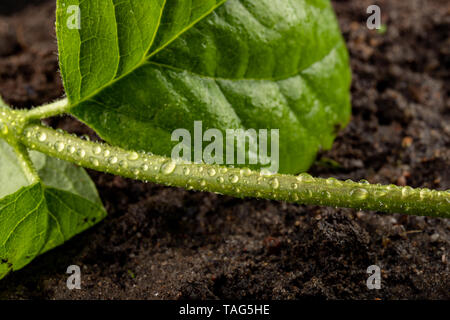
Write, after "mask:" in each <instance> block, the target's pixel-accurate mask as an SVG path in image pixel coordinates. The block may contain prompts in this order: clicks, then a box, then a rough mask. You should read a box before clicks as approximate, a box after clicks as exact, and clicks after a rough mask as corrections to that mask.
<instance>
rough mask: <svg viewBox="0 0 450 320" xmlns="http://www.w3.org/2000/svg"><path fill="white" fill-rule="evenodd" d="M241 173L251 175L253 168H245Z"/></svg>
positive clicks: (246, 175)
mask: <svg viewBox="0 0 450 320" xmlns="http://www.w3.org/2000/svg"><path fill="white" fill-rule="evenodd" d="M240 173H241V175H242V176H245V177H249V176H250V175H251V174H252V170H250V169H249V168H244V169H241V171H240Z"/></svg>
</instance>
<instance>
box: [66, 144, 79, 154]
mask: <svg viewBox="0 0 450 320" xmlns="http://www.w3.org/2000/svg"><path fill="white" fill-rule="evenodd" d="M67 150H68V151H69V153H75V151H77V149H76V148H75V147H74V146H68V147H67Z"/></svg>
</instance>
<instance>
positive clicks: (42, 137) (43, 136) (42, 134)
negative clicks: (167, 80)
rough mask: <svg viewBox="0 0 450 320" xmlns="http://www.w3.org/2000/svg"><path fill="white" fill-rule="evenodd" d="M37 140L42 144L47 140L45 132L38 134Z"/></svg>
mask: <svg viewBox="0 0 450 320" xmlns="http://www.w3.org/2000/svg"><path fill="white" fill-rule="evenodd" d="M38 140H39V141H40V142H44V141H45V140H47V134H46V133H45V132H40V133H38Z"/></svg>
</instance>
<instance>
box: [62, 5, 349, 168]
mask: <svg viewBox="0 0 450 320" xmlns="http://www.w3.org/2000/svg"><path fill="white" fill-rule="evenodd" d="M69 5H78V6H79V7H80V13H81V29H79V30H77V29H69V28H67V27H66V21H67V19H69V18H70V13H68V12H67V10H66V9H67V7H68V6H69ZM57 37H58V43H59V53H60V64H61V71H62V76H63V80H64V86H65V89H66V93H67V96H68V98H69V101H70V103H71V106H72V108H71V113H72V114H74V115H75V116H77V117H78V118H79V119H80V120H82V121H83V122H85V123H87V124H88V125H89V126H91V127H92V128H94V129H95V130H96V131H97V133H99V135H100V136H101V137H102V138H103V139H105V140H106V141H108V142H110V143H111V144H114V145H119V146H121V147H124V148H128V149H135V150H141V149H143V150H147V151H152V152H153V153H156V154H161V155H166V156H170V154H171V150H172V148H173V147H174V145H175V144H177V142H171V134H172V132H173V131H174V130H175V129H179V128H186V129H188V130H189V131H190V132H191V133H193V125H194V121H196V120H201V121H203V129H204V130H207V129H209V128H217V129H220V130H221V131H222V132H223V133H224V134H225V130H226V129H238V128H244V129H248V128H253V129H255V130H258V129H279V130H280V145H279V149H280V161H281V163H280V172H283V173H296V172H300V171H305V170H307V169H308V168H309V166H310V165H311V164H312V162H313V161H314V159H315V156H316V153H317V151H318V150H319V149H320V148H325V149H327V148H330V147H331V144H332V142H333V140H334V138H335V135H336V132H337V130H338V129H339V128H341V127H343V126H345V125H346V124H347V122H348V120H349V117H350V94H349V87H350V69H349V65H348V53H347V50H346V48H345V44H344V41H343V39H342V36H341V33H340V30H339V27H338V24H337V21H336V18H335V15H334V12H333V9H332V7H331V5H330V2H329V1H328V0H277V1H273V0H228V1H211V0H189V1H187V0H186V1H175V0H167V1H162V0H161V1H137V0H128V1H122V0H120V1H119V0H112V1H108V2H105V1H99V0H97V1H81V0H70V1H69V0H58V9H57Z"/></svg>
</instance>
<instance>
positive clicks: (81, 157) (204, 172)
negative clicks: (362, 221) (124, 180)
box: [21, 124, 450, 218]
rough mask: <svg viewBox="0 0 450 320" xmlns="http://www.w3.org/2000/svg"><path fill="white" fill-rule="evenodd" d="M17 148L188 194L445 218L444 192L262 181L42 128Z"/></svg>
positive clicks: (290, 179) (449, 203)
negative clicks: (269, 200) (197, 192)
mask: <svg viewBox="0 0 450 320" xmlns="http://www.w3.org/2000/svg"><path fill="white" fill-rule="evenodd" d="M21 142H22V143H23V144H24V145H25V146H27V147H28V148H30V149H34V150H38V151H40V152H43V153H45V154H47V155H50V156H53V157H56V158H60V159H63V160H66V161H69V162H72V163H76V164H78V165H80V166H83V167H86V168H91V169H94V170H98V171H103V172H107V173H111V174H115V175H120V176H123V177H128V178H132V179H138V180H144V181H152V182H156V183H159V184H164V185H168V186H177V187H184V188H187V189H189V190H200V191H210V192H216V193H220V194H226V195H231V196H234V197H255V198H265V199H273V200H281V201H289V202H297V203H301V204H312V205H324V206H332V207H347V208H355V209H360V210H363V209H364V210H374V211H382V212H390V213H395V212H397V213H405V214H413V215H424V216H436V217H443V218H450V193H449V192H448V191H435V190H429V189H413V188H411V187H397V186H394V185H390V186H382V185H371V184H366V183H356V182H352V181H346V182H343V181H338V180H336V179H333V178H331V179H320V178H313V177H311V176H309V175H307V174H302V175H299V176H292V175H282V174H275V175H270V176H267V175H263V174H262V173H261V172H257V171H251V170H249V169H238V168H226V167H222V166H217V165H207V164H197V163H183V164H181V163H176V162H175V161H173V160H171V159H169V158H166V157H161V156H156V155H149V154H144V153H136V152H134V151H127V150H124V149H121V148H117V147H112V146H109V145H105V144H99V143H95V142H89V141H85V140H82V139H79V138H77V137H73V136H71V135H68V134H66V133H62V132H57V131H55V130H52V129H49V128H47V127H44V126H41V125H31V124H30V125H28V126H26V127H25V128H24V131H23V135H22V138H21Z"/></svg>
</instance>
